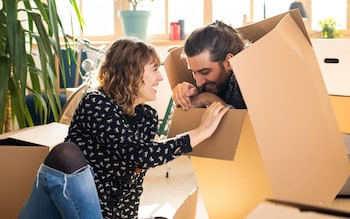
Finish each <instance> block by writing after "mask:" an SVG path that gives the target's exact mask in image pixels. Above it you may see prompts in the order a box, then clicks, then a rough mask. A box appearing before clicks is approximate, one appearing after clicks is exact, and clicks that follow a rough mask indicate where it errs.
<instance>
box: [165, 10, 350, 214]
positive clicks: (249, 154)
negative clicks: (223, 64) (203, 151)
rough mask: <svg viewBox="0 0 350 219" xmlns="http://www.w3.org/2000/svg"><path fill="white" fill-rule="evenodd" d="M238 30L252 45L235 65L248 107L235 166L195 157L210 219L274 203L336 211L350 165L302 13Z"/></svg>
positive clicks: (278, 16)
mask: <svg viewBox="0 0 350 219" xmlns="http://www.w3.org/2000/svg"><path fill="white" fill-rule="evenodd" d="M237 30H238V32H239V33H240V34H241V35H242V36H243V37H244V38H246V39H248V40H250V41H251V43H252V44H251V46H250V47H248V48H246V49H245V50H244V51H242V52H241V53H239V54H237V55H235V56H234V57H233V58H232V59H231V60H230V64H231V67H232V68H233V70H234V72H235V74H236V77H237V80H238V82H239V84H240V88H241V90H242V93H243V96H244V98H245V101H246V104H247V106H248V114H247V115H246V117H245V119H244V122H243V125H242V130H241V135H240V138H239V141H238V146H237V148H236V152H235V157H234V161H227V160H220V159H208V158H203V157H197V156H196V157H195V156H192V157H191V160H192V164H193V167H194V169H195V173H196V177H197V179H198V185H199V189H200V190H201V194H202V197H203V201H204V203H205V206H206V209H207V212H208V215H209V217H210V218H243V217H245V216H246V215H247V214H248V213H249V212H250V211H251V210H252V209H253V208H254V207H255V206H256V205H257V204H258V203H261V201H263V200H265V199H266V198H275V199H281V200H288V201H294V202H300V203H304V204H311V205H317V206H327V205H329V204H330V203H331V202H332V200H333V199H334V198H335V196H336V195H337V193H338V192H339V191H340V189H341V187H342V186H343V185H344V183H345V181H346V179H347V178H348V176H349V174H350V166H349V163H348V159H347V155H346V151H345V145H344V142H343V139H342V136H341V133H340V132H339V130H338V126H337V122H336V119H335V115H334V112H333V109H332V106H331V104H330V101H329V97H328V94H327V90H326V87H325V84H324V82H323V79H322V75H321V72H320V67H319V65H318V63H317V59H316V57H315V53H314V51H313V49H312V47H311V43H310V39H309V38H308V35H307V32H306V30H305V27H304V23H303V21H302V18H301V16H300V13H299V11H298V10H292V11H289V12H286V13H283V14H280V15H277V16H274V17H271V18H268V19H265V20H263V21H261V22H257V23H253V24H251V25H248V26H244V27H241V28H238V29H237ZM252 63H254V64H252ZM167 71H168V70H167ZM168 78H169V80H170V78H171V77H170V76H168ZM170 83H171V82H170ZM174 116H175V115H174ZM183 121H186V122H183ZM173 122H174V121H172V123H173ZM182 122H183V126H187V125H188V124H190V123H192V122H193V121H192V120H182ZM171 125H172V124H171ZM222 140H224V139H222ZM220 143H224V141H221V142H218V144H217V145H219V144H220Z"/></svg>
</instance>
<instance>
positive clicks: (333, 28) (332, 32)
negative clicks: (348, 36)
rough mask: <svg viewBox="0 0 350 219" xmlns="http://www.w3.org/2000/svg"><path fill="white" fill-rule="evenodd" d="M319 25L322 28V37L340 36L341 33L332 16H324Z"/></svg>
mask: <svg viewBox="0 0 350 219" xmlns="http://www.w3.org/2000/svg"><path fill="white" fill-rule="evenodd" d="M319 26H320V27H321V28H322V30H321V34H322V38H325V39H331V38H339V37H341V34H340V33H339V31H338V30H337V27H338V24H337V22H336V21H335V20H334V18H326V19H324V20H323V21H320V22H319Z"/></svg>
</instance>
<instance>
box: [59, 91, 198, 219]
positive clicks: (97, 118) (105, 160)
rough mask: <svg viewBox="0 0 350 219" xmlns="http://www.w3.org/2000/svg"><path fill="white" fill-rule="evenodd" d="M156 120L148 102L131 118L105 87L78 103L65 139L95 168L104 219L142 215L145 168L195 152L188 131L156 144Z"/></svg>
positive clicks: (139, 107)
mask: <svg viewBox="0 0 350 219" xmlns="http://www.w3.org/2000/svg"><path fill="white" fill-rule="evenodd" d="M157 123H158V115H157V112H156V110H155V109H153V108H152V107H150V106H149V105H146V104H144V105H138V106H137V107H136V109H135V115H134V116H132V117H131V116H127V115H125V114H123V112H122V111H121V109H120V107H119V106H118V105H115V104H114V103H113V101H112V100H111V99H110V98H109V97H107V96H106V95H105V94H104V93H103V92H101V91H91V92H89V93H87V94H86V95H85V96H84V97H83V99H82V101H81V102H80V103H79V106H78V108H77V110H76V111H75V114H74V117H73V119H72V122H71V124H70V127H69V131H68V136H67V137H66V139H65V140H66V141H71V142H74V143H76V144H77V145H78V146H79V147H80V149H81V150H82V151H83V153H84V155H85V157H86V159H87V160H88V162H89V164H90V165H91V166H92V168H93V170H94V173H95V183H96V187H97V190H98V193H99V198H100V204H101V208H102V213H103V216H104V218H112V217H113V214H114V215H115V218H128V219H129V218H137V217H138V207H139V199H140V196H141V193H142V191H143V189H142V182H143V179H144V176H145V174H146V170H147V169H148V168H151V167H155V166H157V165H161V164H164V163H166V162H168V161H171V160H173V159H174V158H176V157H178V156H180V155H182V154H185V153H187V152H190V151H191V150H192V148H191V146H190V139H189V136H188V135H183V136H179V137H177V138H173V139H169V140H167V141H165V142H154V141H153V139H154V137H155V133H156V130H157Z"/></svg>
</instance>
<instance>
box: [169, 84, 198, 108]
mask: <svg viewBox="0 0 350 219" xmlns="http://www.w3.org/2000/svg"><path fill="white" fill-rule="evenodd" d="M198 92H199V91H198V88H197V87H196V86H194V85H193V84H191V83H188V82H182V83H180V84H178V85H176V86H175V87H174V89H173V95H172V98H173V100H174V102H175V104H176V107H181V108H182V109H183V110H188V109H190V108H191V107H192V103H191V97H193V96H196V95H197V94H198Z"/></svg>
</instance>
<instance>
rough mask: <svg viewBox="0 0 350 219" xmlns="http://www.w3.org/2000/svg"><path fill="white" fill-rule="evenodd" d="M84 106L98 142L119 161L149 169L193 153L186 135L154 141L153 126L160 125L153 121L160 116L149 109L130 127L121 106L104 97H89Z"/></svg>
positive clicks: (146, 108) (147, 107)
mask: <svg viewBox="0 0 350 219" xmlns="http://www.w3.org/2000/svg"><path fill="white" fill-rule="evenodd" d="M83 104H85V106H84V108H85V110H86V111H85V113H86V114H87V115H86V117H87V121H90V124H89V127H91V128H93V129H92V130H91V131H92V132H93V134H94V136H95V137H96V140H97V142H99V143H101V145H104V146H106V150H109V151H110V153H111V154H113V155H114V156H116V158H117V159H118V160H124V161H127V162H132V163H134V165H135V166H137V167H139V168H142V169H147V168H150V167H154V166H157V165H160V164H163V163H166V162H168V161H170V160H173V159H174V158H176V157H178V156H180V155H183V154H185V153H188V152H190V151H192V147H191V145H190V139H189V135H187V134H186V135H183V136H179V137H175V138H172V139H168V140H165V141H162V142H155V141H153V138H154V133H155V131H154V130H155V129H154V125H157V124H155V122H154V121H156V123H157V121H158V119H157V118H158V116H157V114H156V112H155V110H154V109H153V108H152V109H151V107H149V106H146V107H144V109H145V113H144V115H143V116H142V117H140V118H138V121H137V122H136V123H135V124H131V123H130V122H129V121H128V120H127V118H126V115H124V114H123V113H122V111H121V110H120V109H119V107H118V106H116V105H115V104H113V103H112V102H111V101H106V99H104V98H103V97H102V96H94V97H93V98H87V99H85V102H84V103H83Z"/></svg>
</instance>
